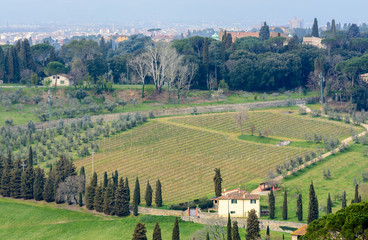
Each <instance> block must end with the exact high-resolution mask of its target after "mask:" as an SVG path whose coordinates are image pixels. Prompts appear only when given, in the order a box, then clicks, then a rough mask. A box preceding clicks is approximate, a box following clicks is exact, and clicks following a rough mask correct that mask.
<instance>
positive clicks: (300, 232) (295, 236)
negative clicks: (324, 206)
mask: <svg viewBox="0 0 368 240" xmlns="http://www.w3.org/2000/svg"><path fill="white" fill-rule="evenodd" d="M307 227H308V225H304V226H302V227H300V228H298V229H297V230H295V231H294V232H292V233H291V240H298V239H299V238H300V237H301V236H304V235H305V234H306V233H307Z"/></svg>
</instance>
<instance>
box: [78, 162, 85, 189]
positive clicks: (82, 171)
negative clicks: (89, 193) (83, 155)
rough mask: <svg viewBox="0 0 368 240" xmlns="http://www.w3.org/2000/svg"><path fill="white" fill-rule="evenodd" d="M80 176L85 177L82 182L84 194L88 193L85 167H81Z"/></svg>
mask: <svg viewBox="0 0 368 240" xmlns="http://www.w3.org/2000/svg"><path fill="white" fill-rule="evenodd" d="M79 176H81V177H84V179H83V182H82V194H85V193H86V171H85V169H84V166H82V167H81V169H80V171H79Z"/></svg>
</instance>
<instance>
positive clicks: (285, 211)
mask: <svg viewBox="0 0 368 240" xmlns="http://www.w3.org/2000/svg"><path fill="white" fill-rule="evenodd" d="M287 217H288V206H287V193H286V191H285V192H284V202H283V204H282V219H284V220H286V219H287Z"/></svg>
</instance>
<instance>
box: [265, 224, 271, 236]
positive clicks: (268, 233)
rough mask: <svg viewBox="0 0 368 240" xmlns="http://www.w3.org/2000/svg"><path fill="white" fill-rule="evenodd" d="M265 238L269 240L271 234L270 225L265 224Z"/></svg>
mask: <svg viewBox="0 0 368 240" xmlns="http://www.w3.org/2000/svg"><path fill="white" fill-rule="evenodd" d="M266 239H267V240H269V239H271V235H270V226H268V225H267V229H266Z"/></svg>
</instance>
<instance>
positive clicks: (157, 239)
mask: <svg viewBox="0 0 368 240" xmlns="http://www.w3.org/2000/svg"><path fill="white" fill-rule="evenodd" d="M152 240H162V237H161V228H160V226H159V225H158V222H156V224H155V228H154V229H153V236H152Z"/></svg>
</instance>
